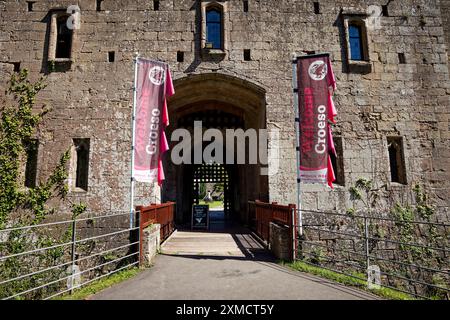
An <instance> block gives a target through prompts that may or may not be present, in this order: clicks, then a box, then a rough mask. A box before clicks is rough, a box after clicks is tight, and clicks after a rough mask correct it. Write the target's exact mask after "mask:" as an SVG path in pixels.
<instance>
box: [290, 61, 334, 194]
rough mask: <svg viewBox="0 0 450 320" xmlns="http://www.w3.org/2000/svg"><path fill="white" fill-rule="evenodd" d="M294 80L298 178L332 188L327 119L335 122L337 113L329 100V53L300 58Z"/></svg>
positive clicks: (331, 80)
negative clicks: (296, 98)
mask: <svg viewBox="0 0 450 320" xmlns="http://www.w3.org/2000/svg"><path fill="white" fill-rule="evenodd" d="M297 79H298V98H299V99H298V101H299V117H300V142H299V146H300V181H302V182H305V183H321V184H328V185H329V186H330V187H333V184H332V182H333V181H334V180H335V177H334V172H333V167H332V165H331V160H330V157H329V153H330V152H333V153H335V150H334V144H333V138H332V135H331V126H330V122H332V123H334V117H335V116H336V109H335V107H334V103H333V99H332V92H333V91H334V90H335V88H336V81H335V78H334V74H333V70H332V67H331V63H330V58H329V55H328V54H321V55H313V56H302V57H299V58H298V60H297Z"/></svg>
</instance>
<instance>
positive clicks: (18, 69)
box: [12, 62, 20, 72]
mask: <svg viewBox="0 0 450 320" xmlns="http://www.w3.org/2000/svg"><path fill="white" fill-rule="evenodd" d="M12 64H13V66H14V72H20V62H13V63H12Z"/></svg>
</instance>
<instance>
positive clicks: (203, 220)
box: [192, 205, 209, 229]
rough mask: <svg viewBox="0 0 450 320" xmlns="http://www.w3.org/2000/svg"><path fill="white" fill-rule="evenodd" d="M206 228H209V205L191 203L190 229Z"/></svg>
mask: <svg viewBox="0 0 450 320" xmlns="http://www.w3.org/2000/svg"><path fill="white" fill-rule="evenodd" d="M208 228H209V206H208V205H193V206H192V229H208Z"/></svg>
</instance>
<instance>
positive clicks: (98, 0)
mask: <svg viewBox="0 0 450 320" xmlns="http://www.w3.org/2000/svg"><path fill="white" fill-rule="evenodd" d="M102 2H103V0H96V10H97V11H102Z"/></svg>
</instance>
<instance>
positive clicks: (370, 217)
mask: <svg viewBox="0 0 450 320" xmlns="http://www.w3.org/2000/svg"><path fill="white" fill-rule="evenodd" d="M296 210H297V211H300V210H299V209H296ZM301 211H302V213H305V212H308V213H313V214H329V215H333V216H340V217H346V218H350V219H351V218H361V219H369V220H382V221H391V222H396V223H402V221H398V220H395V219H391V218H383V217H373V216H363V215H349V214H345V213H337V212H329V211H314V210H305V209H301ZM408 223H412V224H427V225H436V226H441V227H450V224H446V223H441V222H430V221H416V220H413V221H408Z"/></svg>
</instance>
